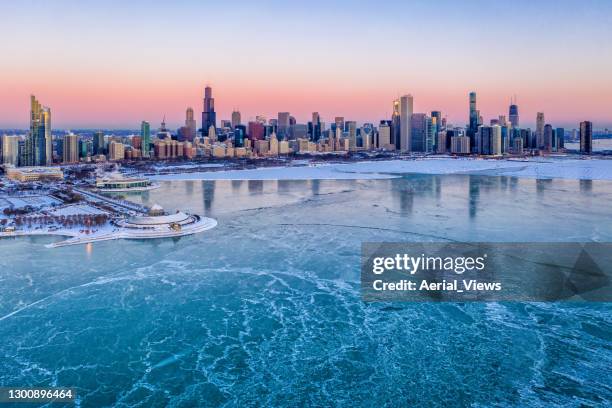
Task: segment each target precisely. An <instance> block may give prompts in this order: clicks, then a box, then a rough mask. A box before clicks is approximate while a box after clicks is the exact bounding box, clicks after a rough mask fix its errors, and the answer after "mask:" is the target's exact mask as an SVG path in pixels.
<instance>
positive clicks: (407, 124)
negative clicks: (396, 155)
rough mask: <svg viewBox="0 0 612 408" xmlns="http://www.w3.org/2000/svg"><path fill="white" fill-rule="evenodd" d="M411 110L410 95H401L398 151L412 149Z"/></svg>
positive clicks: (411, 101)
mask: <svg viewBox="0 0 612 408" xmlns="http://www.w3.org/2000/svg"><path fill="white" fill-rule="evenodd" d="M412 109H413V99H412V95H403V96H402V97H400V103H399V113H400V150H402V151H405V152H409V151H410V150H411V148H412V137H411V134H412V113H413V111H412Z"/></svg>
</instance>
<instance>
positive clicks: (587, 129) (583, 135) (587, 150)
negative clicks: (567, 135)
mask: <svg viewBox="0 0 612 408" xmlns="http://www.w3.org/2000/svg"><path fill="white" fill-rule="evenodd" d="M580 153H582V154H591V153H593V123H591V122H589V121H584V122H580Z"/></svg>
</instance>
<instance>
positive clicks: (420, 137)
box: [410, 113, 427, 152]
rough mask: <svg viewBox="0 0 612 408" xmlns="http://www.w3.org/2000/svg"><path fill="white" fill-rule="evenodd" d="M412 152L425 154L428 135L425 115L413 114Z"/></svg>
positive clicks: (411, 130)
mask: <svg viewBox="0 0 612 408" xmlns="http://www.w3.org/2000/svg"><path fill="white" fill-rule="evenodd" d="M410 126H411V129H410V139H411V140H410V143H411V145H410V151H411V152H424V151H425V144H426V142H425V139H426V133H427V115H425V114H424V113H413V114H412V115H411V119H410Z"/></svg>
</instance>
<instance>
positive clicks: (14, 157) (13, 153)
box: [2, 135, 19, 166]
mask: <svg viewBox="0 0 612 408" xmlns="http://www.w3.org/2000/svg"><path fill="white" fill-rule="evenodd" d="M2 163H3V164H12V165H13V166H17V164H18V163H19V136H7V135H4V136H2Z"/></svg>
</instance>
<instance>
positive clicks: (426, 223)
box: [0, 175, 612, 407]
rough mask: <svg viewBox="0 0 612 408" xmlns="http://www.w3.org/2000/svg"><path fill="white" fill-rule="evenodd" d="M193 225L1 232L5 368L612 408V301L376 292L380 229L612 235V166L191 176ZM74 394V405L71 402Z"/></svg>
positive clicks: (370, 402)
mask: <svg viewBox="0 0 612 408" xmlns="http://www.w3.org/2000/svg"><path fill="white" fill-rule="evenodd" d="M129 198H130V199H132V200H134V201H136V202H143V203H145V204H147V205H151V204H153V203H159V204H161V205H163V206H164V207H165V208H167V209H176V208H180V209H183V210H189V211H194V212H197V213H200V214H206V215H208V216H212V217H214V218H216V219H217V220H218V221H219V225H218V227H217V228H215V229H213V230H210V231H207V232H205V233H203V234H199V235H196V236H191V237H183V238H181V239H179V240H172V239H171V240H155V241H127V240H126V241H112V242H110V241H109V242H101V243H96V244H94V245H93V246H73V247H62V248H55V249H47V248H44V246H43V244H45V243H48V242H51V241H52V240H54V239H56V238H51V237H49V238H47V237H38V238H20V239H5V240H2V241H0V289H1V290H2V296H1V297H0V344H1V347H0V385H13V386H71V387H76V388H77V389H78V393H79V400H78V401H77V402H78V405H80V406H121V407H137V406H139V407H140V406H141V407H148V406H157V407H163V406H173V407H190V406H220V405H225V406H292V407H293V406H304V405H309V406H330V405H335V406H351V407H352V406H372V407H379V406H420V405H424V406H445V407H454V406H473V407H485V406H486V407H488V406H513V407H514V406H521V407H522V406H576V407H578V406H609V405H610V404H611V403H612V402H611V401H612V388H611V385H610V384H612V375H611V374H610V367H612V348H611V344H612V341H611V340H612V314H611V311H612V307H611V306H610V305H609V304H568V303H567V304H550V303H548V304H547V303H537V304H521V303H489V304H485V303H478V304H473V303H472V304H450V303H449V304H436V303H425V304H422V303H420V304H399V303H398V304H365V303H363V302H362V301H361V300H360V294H359V261H360V244H361V242H362V241H439V240H443V239H453V240H469V241H590V240H596V241H606V242H611V241H612V211H611V207H610V203H611V202H612V182H609V181H576V180H527V179H516V178H508V177H486V176H467V175H449V176H430V175H410V176H406V177H405V178H402V179H393V180H363V181H360V180H357V181H354V180H348V181H332V180H328V181H279V182H275V181H188V182H184V181H176V182H163V183H162V187H161V188H160V189H158V190H152V191H150V192H147V193H145V194H143V195H142V196H139V195H134V196H129ZM54 406H56V405H54Z"/></svg>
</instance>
